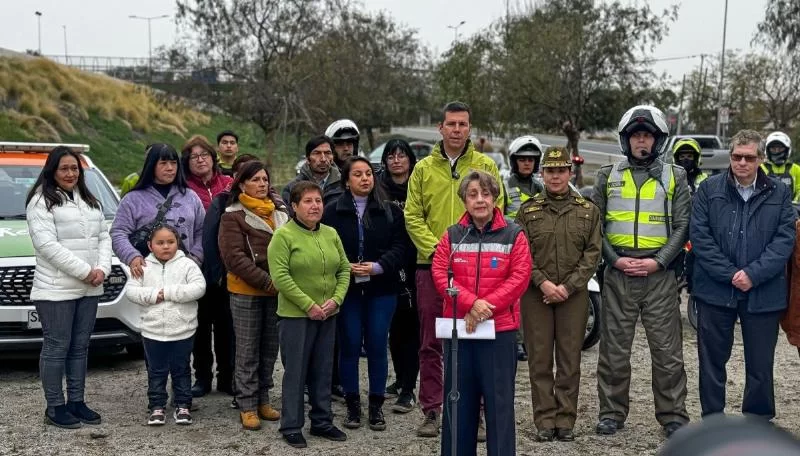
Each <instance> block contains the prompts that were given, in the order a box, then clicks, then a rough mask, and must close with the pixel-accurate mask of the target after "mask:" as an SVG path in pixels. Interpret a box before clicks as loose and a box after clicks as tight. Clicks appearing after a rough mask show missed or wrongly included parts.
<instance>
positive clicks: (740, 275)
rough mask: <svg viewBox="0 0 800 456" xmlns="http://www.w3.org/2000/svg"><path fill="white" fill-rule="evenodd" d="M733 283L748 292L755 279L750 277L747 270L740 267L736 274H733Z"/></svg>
mask: <svg viewBox="0 0 800 456" xmlns="http://www.w3.org/2000/svg"><path fill="white" fill-rule="evenodd" d="M731 285H733V286H734V287H736V288H738V289H739V290H741V291H743V292H747V291H750V289H751V288H753V281H752V280H750V277H748V276H747V273H746V272H744V271H743V270H741V269H740V270H738V271H736V274H734V275H733V278H732V279H731Z"/></svg>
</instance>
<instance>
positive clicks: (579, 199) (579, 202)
mask: <svg viewBox="0 0 800 456" xmlns="http://www.w3.org/2000/svg"><path fill="white" fill-rule="evenodd" d="M575 202H576V203H577V204H583V203H585V202H586V199H585V198H584V197H582V196H576V197H575Z"/></svg>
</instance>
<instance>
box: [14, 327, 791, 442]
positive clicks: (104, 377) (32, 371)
mask: <svg viewBox="0 0 800 456" xmlns="http://www.w3.org/2000/svg"><path fill="white" fill-rule="evenodd" d="M633 350H634V355H633V360H632V364H633V381H632V386H631V414H630V416H629V417H628V421H627V423H626V427H625V429H624V430H622V431H620V432H619V433H618V434H617V435H616V436H613V437H599V436H596V435H595V434H594V431H593V429H594V424H595V421H596V418H597V393H596V375H595V371H596V363H597V347H595V348H593V349H591V350H589V351H587V352H584V355H583V366H582V367H583V378H582V380H581V393H580V402H579V416H578V422H577V424H576V429H575V430H576V433H577V439H576V441H575V442H574V443H557V442H556V443H538V442H534V441H533V418H532V413H531V406H530V383H529V381H528V368H527V364H526V363H520V365H519V370H518V372H517V391H516V413H517V454H520V455H532V454H537V455H550V454H552V455H560V456H569V455H575V456H577V455H584V454H593V455H623V454H624V455H634V454H636V455H641V454H654V453H655V452H656V451H657V450H658V448H659V446H660V445H661V443H662V442H663V438H662V436H661V433H660V428H659V426H658V424H657V422H656V421H655V418H654V416H653V405H652V403H653V402H652V393H651V390H650V357H649V352H648V348H647V341H646V339H645V337H644V330H643V328H641V326H639V328H638V330H637V335H636V340H635V342H634V349H633ZM684 357H685V360H686V370H687V373H688V376H689V395H688V399H687V402H688V403H687V407H688V409H689V413H690V415H691V417H692V420H698V419H699V417H700V402H699V398H698V395H697V350H696V338H695V333H694V331H693V330H692V329H691V327H690V326H689V325H688V322H686V319H685V316H684ZM799 365H800V358H798V354H797V351H796V350H795V349H794V347H791V346H790V345H789V344H788V343H787V342H786V339H785V337H784V336H783V334H781V337H780V340H779V344H778V349H777V353H776V363H775V378H776V382H775V385H776V403H777V407H778V416H777V418H776V419H775V422H776V424H778V425H780V426H781V427H783V428H785V429H787V430H788V431H790V432H792V433H795V434H800V418H798V416H800V399H798V397H797V394H796V392H797V391H798V390H800V376H798V375H797V373H798V371H799V369H798V366H799ZM276 370H277V371H276V373H275V379H276V382H278V383H279V382H280V379H281V376H282V371H281V370H280V363H278V366H277V367H276ZM365 371H366V366H365V362H362V387H363V385H365V384H366V383H365V382H366V380H365V378H366V372H365ZM146 380H147V374H146V371H145V368H144V363H143V362H142V361H141V360H131V359H128V358H126V357H125V356H123V355H117V356H98V357H94V358H93V359H92V360H91V363H90V371H89V378H88V380H87V387H86V389H87V392H88V395H87V399H88V403H89V404H90V405H91V406H92V407H94V408H95V409H97V410H98V411H99V412H100V413H101V414H102V415H103V424H102V425H100V426H84V427H83V428H82V429H80V430H76V431H69V430H61V429H55V428H53V427H50V426H45V425H44V424H43V422H42V417H43V415H42V412H43V409H44V399H43V396H42V391H41V386H40V384H39V380H38V376H37V365H36V362H35V361H8V360H3V362H2V367H0V396H2V397H3V398H5V399H4V400H3V401H2V412H0V436H1V437H0V455H12V454H13V455H17V454H19V455H42V454H46V455H49V454H60V455H95V454H96V455H100V454H103V455H107V454H114V455H115V456H123V455H141V454H149V453H150V452H154V451H155V452H158V453H159V454H203V455H212V454H213V455H223V454H244V455H259V454H297V455H311V454H327V455H348V456H359V455H375V454H392V455H395V456H399V455H434V454H438V449H439V440H438V439H422V438H418V437H416V434H415V429H416V426H417V424H418V422H419V420H420V419H421V414H420V413H416V412H412V413H409V414H407V415H395V414H392V413H391V411H389V410H388V408H387V410H386V412H387V423H388V428H387V430H386V431H384V432H373V431H370V430H369V429H368V428H366V426H365V427H364V428H362V429H359V430H355V431H347V434H348V441H347V442H342V443H333V442H328V441H325V440H321V439H319V438H316V437H311V436H309V435H308V434H307V433H306V437H307V438H308V442H309V448H307V449H305V450H293V449H291V448H289V447H288V446H287V445H286V444H285V443H284V442H283V441H282V440H281V439H280V435H279V434H278V432H277V430H278V424H277V423H268V422H265V423H264V428H263V429H262V430H261V431H260V432H248V431H243V430H241V426H240V424H239V422H238V414H237V412H236V411H235V410H232V409H230V408H228V405H229V402H230V398H229V397H228V396H224V395H222V394H220V393H216V392H214V393H212V394H211V395H210V396H207V397H204V398H201V399H199V400H197V402H196V404H197V405H198V406H199V407H200V408H199V410H197V411H196V412H194V418H195V424H194V425H192V426H185V427H178V426H175V425H174V424H173V423H171V420H170V421H168V422H167V423H168V424H167V425H166V426H164V427H162V428H149V427H147V425H146V424H145V419H146V410H145V408H146V404H147V401H146V397H145V393H146V383H147V382H146ZM743 389H744V361H743V357H742V347H741V337H740V335H739V334H738V332H737V340H736V344H735V346H734V352H733V355H732V357H731V361H730V363H729V378H728V411H729V412H731V413H736V412H738V410H739V405H740V403H741V396H742V391H743ZM277 391H278V393H277V394H276V397H275V400H274V404H275V405H280V397H279V389H278V390H277ZM364 400H366V398H365V399H364ZM334 413H335V414H336V415H337V416H336V417H335V418H334V420H335V422H336V423H337V425H338V424H339V423H340V422H341V417H342V415H343V414H344V406H343V404H338V403H334ZM306 426H308V425H307V424H306ZM478 453H479V454H486V451H485V448H484V447H482V446H480V447H479V451H478Z"/></svg>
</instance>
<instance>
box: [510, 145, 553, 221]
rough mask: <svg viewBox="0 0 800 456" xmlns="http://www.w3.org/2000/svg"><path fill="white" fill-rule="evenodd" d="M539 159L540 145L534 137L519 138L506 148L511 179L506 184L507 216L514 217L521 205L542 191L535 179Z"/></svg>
mask: <svg viewBox="0 0 800 456" xmlns="http://www.w3.org/2000/svg"><path fill="white" fill-rule="evenodd" d="M541 159H542V143H541V142H540V141H539V139H538V138H537V137H536V136H531V135H526V136H520V137H519V138H517V139H515V140H513V141H511V144H510V145H509V146H508V161H509V162H511V177H509V178H508V182H507V183H506V215H507V216H509V217H511V218H514V217H516V216H517V212H518V211H519V208H520V206H522V203H524V202H525V201H528V200H529V199H531V197H532V196H533V195H535V194H537V193H541V192H542V191H543V190H544V187H543V186H542V183H541V182H539V180H537V179H536V173H537V172H538V171H539V163H540V162H541Z"/></svg>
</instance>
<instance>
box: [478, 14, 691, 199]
mask: <svg viewBox="0 0 800 456" xmlns="http://www.w3.org/2000/svg"><path fill="white" fill-rule="evenodd" d="M676 18H677V7H672V8H670V9H666V10H664V11H662V12H661V13H654V12H653V11H652V10H651V9H650V7H649V6H646V5H645V6H641V7H638V6H626V5H624V4H622V3H621V2H620V1H613V2H595V1H594V0H547V1H545V2H543V3H541V4H539V6H537V7H535V8H532V9H529V10H528V11H524V12H522V13H519V14H516V15H514V16H509V17H508V18H504V19H502V20H501V21H498V22H497V23H495V24H494V26H493V30H492V31H490V32H488V33H487V35H489V37H490V39H494V40H495V41H496V42H497V43H498V44H497V45H496V46H494V48H493V49H492V53H493V57H492V61H493V64H492V65H490V68H491V71H492V72H493V73H494V74H493V77H494V78H496V79H498V82H497V89H498V90H497V91H495V93H496V94H497V95H496V96H497V97H498V99H499V100H502V104H503V105H504V106H503V108H502V109H500V110H499V114H500V115H502V116H503V119H502V123H503V124H505V125H519V124H522V125H528V126H531V125H545V126H548V127H555V128H558V129H560V130H561V131H562V132H563V133H564V135H565V136H566V138H567V148H568V150H569V151H570V152H571V154H572V155H573V156H576V157H577V156H579V151H578V141H579V139H580V133H581V131H583V130H585V129H587V128H607V127H611V126H616V122H617V121H618V119H619V115H620V114H621V113H622V112H624V110H625V109H627V107H630V105H631V104H633V102H634V101H636V100H634V96H635V95H637V94H639V95H642V94H648V96H651V95H652V94H653V93H655V91H654V90H653V85H654V84H653V83H654V82H656V81H657V78H656V77H655V75H653V73H652V71H650V69H649V67H648V64H647V62H645V61H644V60H643V59H642V58H641V56H642V55H643V54H645V53H647V52H651V51H652V50H653V49H654V47H655V45H657V44H658V43H659V42H660V41H661V40H662V38H663V37H664V36H665V35H666V33H667V30H668V25H669V23H670V22H672V21H673V20H675V19H676ZM623 91H625V92H624V93H623ZM611 93H616V94H623V95H627V94H628V93H630V96H627V97H622V98H621V99H620V98H611V97H609V94H611ZM623 103H624V104H623ZM612 106H613V108H614V110H615V111H616V112H617V115H616V116H611V115H609V114H608V111H609V107H612ZM576 180H577V182H578V183H579V184H580V182H581V175H580V169H578V170H577V176H576Z"/></svg>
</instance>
